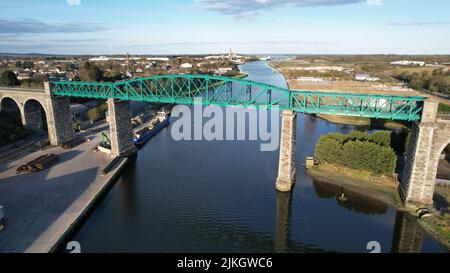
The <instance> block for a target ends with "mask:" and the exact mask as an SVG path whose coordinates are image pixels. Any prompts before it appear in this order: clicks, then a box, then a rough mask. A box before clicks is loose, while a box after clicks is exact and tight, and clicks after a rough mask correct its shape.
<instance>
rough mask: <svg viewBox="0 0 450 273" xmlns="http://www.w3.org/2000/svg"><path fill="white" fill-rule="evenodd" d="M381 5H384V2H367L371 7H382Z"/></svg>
mask: <svg viewBox="0 0 450 273" xmlns="http://www.w3.org/2000/svg"><path fill="white" fill-rule="evenodd" d="M381 4H383V1H382V0H367V5H369V6H381Z"/></svg>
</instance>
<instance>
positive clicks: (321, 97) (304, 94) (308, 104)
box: [0, 75, 450, 205]
mask: <svg viewBox="0 0 450 273" xmlns="http://www.w3.org/2000/svg"><path fill="white" fill-rule="evenodd" d="M44 89H45V90H30V89H27V90H25V89H11V88H0V105H1V108H0V110H1V111H3V110H4V108H7V107H6V106H7V105H14V104H15V105H16V108H17V109H18V112H20V115H21V118H22V124H23V125H25V126H27V127H29V128H38V127H39V126H38V125H39V124H42V123H43V122H42V119H41V118H40V116H41V112H38V110H37V109H38V108H39V107H38V106H39V105H40V106H41V109H43V112H44V113H45V115H46V122H47V128H48V132H49V140H50V143H51V144H53V145H59V144H61V143H64V142H65V141H67V140H70V139H71V138H72V137H73V135H74V132H73V128H72V116H71V113H70V104H69V100H68V97H80V98H94V99H107V100H108V111H109V123H110V140H111V155H112V156H114V157H115V156H129V155H131V154H133V153H135V152H136V148H135V146H134V144H133V142H132V137H131V134H132V130H131V121H130V116H129V105H128V104H129V101H143V102H150V103H172V104H196V103H201V104H204V105H219V106H224V107H227V106H231V107H243V108H263V109H278V110H280V111H282V130H281V145H280V159H279V172H278V178H277V181H276V188H277V189H278V190H279V191H290V190H291V189H292V186H293V184H294V181H295V162H294V159H295V145H296V135H295V134H296V113H306V114H331V115H347V116H359V117H370V118H377V119H390V120H404V121H410V122H412V123H413V126H412V129H411V137H410V146H409V149H408V155H407V158H406V164H405V168H404V169H405V170H404V173H403V175H402V181H401V183H400V187H399V191H400V194H401V196H402V198H403V200H404V201H405V203H407V204H415V203H419V204H425V205H430V204H432V202H433V193H434V186H435V179H436V173H437V166H438V162H439V157H440V154H441V153H442V151H443V150H444V148H445V147H446V146H447V145H448V144H449V143H450V137H449V136H450V120H447V119H446V118H442V117H440V116H439V115H438V114H437V108H438V107H437V105H438V104H437V103H436V102H434V101H430V100H427V99H426V98H425V97H420V96H392V95H374V94H352V93H335V92H309V91H298V90H289V89H286V88H281V87H277V86H273V85H268V84H263V83H259V82H254V81H248V80H244V79H237V78H228V77H219V76H210V75H164V76H154V77H146V78H137V79H130V80H125V81H118V82H114V83H109V82H108V83H107V82H69V81H68V82H46V83H45V88H44ZM198 98H201V100H199V99H198Z"/></svg>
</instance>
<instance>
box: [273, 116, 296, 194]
mask: <svg viewBox="0 0 450 273" xmlns="http://www.w3.org/2000/svg"><path fill="white" fill-rule="evenodd" d="M296 128H297V114H296V113H294V112H293V111H283V113H282V125H281V140H280V142H281V143H280V159H279V162H278V164H279V165H278V177H277V181H276V189H277V190H279V191H282V192H286V191H290V190H291V189H292V186H293V184H294V181H295V141H296Z"/></svg>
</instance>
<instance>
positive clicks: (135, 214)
mask: <svg viewBox="0 0 450 273" xmlns="http://www.w3.org/2000/svg"><path fill="white" fill-rule="evenodd" d="M241 69H242V70H244V71H246V72H249V73H250V74H251V76H250V77H249V79H250V80H256V81H261V82H267V83H271V84H274V85H278V86H282V87H283V86H285V85H286V82H285V81H284V78H283V77H282V76H281V75H280V74H278V73H276V72H275V71H273V70H271V69H269V68H268V67H267V66H266V65H265V63H264V62H254V63H249V64H246V65H243V66H242V67H241ZM172 124H173V123H172ZM353 129H354V127H353V126H340V125H335V124H331V123H328V122H326V121H324V120H321V119H318V118H316V117H312V116H309V115H301V114H300V115H299V116H298V118H297V153H296V162H297V166H296V168H297V176H296V184H295V187H294V190H293V192H292V193H278V192H276V191H275V180H276V176H277V171H278V156H279V152H278V151H274V152H261V151H260V144H261V143H260V142H259V141H250V142H249V141H174V140H173V138H172V137H171V135H170V130H171V125H170V126H169V127H167V128H165V129H163V130H162V131H161V132H160V133H159V134H158V135H157V136H156V137H154V138H153V139H151V140H150V141H149V142H148V143H147V145H145V147H143V149H141V150H140V151H139V155H138V157H137V159H136V161H135V162H134V163H133V164H130V165H129V166H128V167H127V168H126V169H125V171H124V173H123V175H122V176H121V178H120V179H119V180H118V182H117V184H116V185H115V186H114V187H113V188H112V190H111V191H110V192H109V193H108V194H107V195H106V197H105V199H104V200H103V201H102V202H101V203H100V204H99V206H98V208H97V209H96V210H95V211H94V212H93V213H92V215H91V217H90V218H89V219H88V220H87V221H86V223H85V224H84V225H83V227H82V228H81V229H80V231H79V232H78V234H76V235H75V238H73V239H74V240H77V241H79V242H80V243H81V245H82V247H83V251H85V252H367V250H366V245H367V243H368V242H370V241H378V242H380V244H381V246H382V252H389V251H394V252H397V251H400V252H403V251H405V252H410V251H424V252H443V251H445V248H444V247H442V246H441V245H440V244H438V243H437V242H436V241H434V240H433V239H432V238H431V237H430V236H429V235H427V234H425V233H420V232H418V230H420V229H418V228H417V227H416V226H414V225H413V224H414V223H416V222H415V221H414V219H413V221H406V220H404V219H405V218H404V217H403V215H402V214H399V213H397V211H396V210H395V209H394V208H392V207H389V206H387V205H385V204H383V203H380V202H379V201H376V200H372V199H371V198H368V197H366V196H362V195H360V194H357V193H354V192H351V191H347V190H346V191H345V193H346V196H347V198H348V201H347V202H344V203H341V202H338V201H337V200H336V197H337V196H338V195H339V194H340V193H341V188H340V187H336V186H333V185H328V184H325V183H322V182H320V181H313V179H312V178H311V177H310V176H308V175H307V174H306V172H305V168H304V167H303V166H302V164H303V163H304V162H305V158H306V157H307V156H311V155H313V154H314V148H315V144H316V142H317V140H318V139H319V137H320V136H321V135H323V134H327V133H331V132H341V133H348V132H350V131H351V130H353ZM399 219H400V220H399ZM420 231H421V230H420ZM410 238H412V239H410ZM418 238H421V239H420V240H419V239H418ZM419 241H420V242H421V243H420V244H418V243H416V242H419Z"/></svg>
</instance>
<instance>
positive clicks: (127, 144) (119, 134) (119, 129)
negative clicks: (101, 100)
mask: <svg viewBox="0 0 450 273" xmlns="http://www.w3.org/2000/svg"><path fill="white" fill-rule="evenodd" d="M108 111H109V131H110V136H111V139H110V141H111V156H113V157H116V156H119V157H127V156H130V155H133V154H135V153H136V146H135V145H134V143H133V135H132V124H131V116H130V108H129V102H128V101H124V100H116V99H108Z"/></svg>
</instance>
